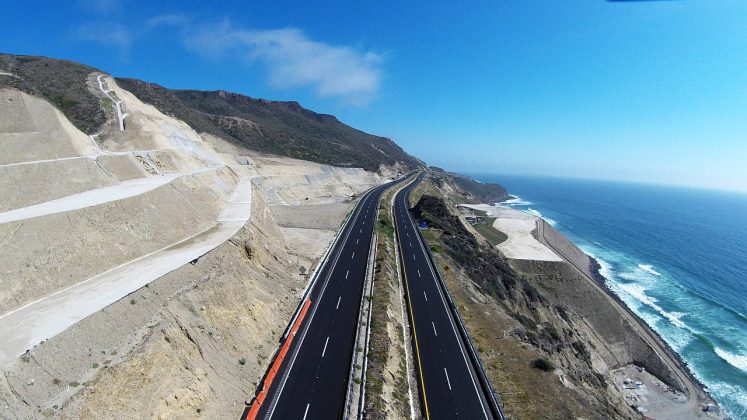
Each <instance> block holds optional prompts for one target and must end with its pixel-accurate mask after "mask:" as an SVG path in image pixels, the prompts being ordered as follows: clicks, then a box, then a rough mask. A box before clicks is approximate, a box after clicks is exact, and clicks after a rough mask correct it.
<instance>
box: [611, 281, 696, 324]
mask: <svg viewBox="0 0 747 420" xmlns="http://www.w3.org/2000/svg"><path fill="white" fill-rule="evenodd" d="M618 286H619V287H620V289H622V290H624V291H625V293H627V294H629V295H630V296H632V297H634V298H635V299H636V300H638V301H639V302H641V303H643V304H645V305H646V306H648V307H650V308H652V309H653V310H655V311H656V312H658V313H659V315H661V316H663V317H664V318H666V319H668V320H669V322H671V323H672V324H674V325H675V326H677V327H679V328H682V329H686V330H690V328H689V327H688V326H687V324H685V323H684V322H682V319H681V318H682V317H683V316H685V314H684V313H682V312H667V311H665V310H664V309H663V308H662V307H661V306H659V305H658V304H657V302H658V300H656V298H654V297H651V296H649V295H647V294H646V288H645V287H643V286H641V285H640V284H635V283H627V284H624V283H621V284H619V285H618Z"/></svg>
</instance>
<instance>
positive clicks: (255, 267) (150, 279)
mask: <svg viewBox="0 0 747 420" xmlns="http://www.w3.org/2000/svg"><path fill="white" fill-rule="evenodd" d="M94 76H95V75H92V76H91V77H89V80H90V79H95V77H94ZM102 79H103V80H104V81H105V85H104V87H105V89H106V90H108V91H109V94H110V95H113V96H114V97H116V98H118V100H121V101H122V106H123V110H124V112H126V113H127V114H128V116H127V118H126V119H125V131H124V132H120V131H119V128H118V127H119V125H118V122H117V121H116V120H115V117H114V116H115V115H116V114H114V113H112V112H111V111H108V113H109V115H110V120H109V122H108V124H107V125H106V126H105V127H103V128H102V130H101V132H100V133H99V134H98V135H95V136H93V137H89V136H86V135H85V134H83V133H81V132H80V131H78V130H77V129H75V127H74V126H73V125H72V124H70V122H69V121H67V120H66V119H65V117H64V116H63V115H62V114H61V113H60V112H59V111H57V110H56V109H55V108H54V107H52V106H51V105H49V104H48V103H47V102H45V101H43V100H41V99H39V98H35V97H32V96H29V95H27V94H24V93H21V92H19V91H15V90H11V89H3V90H0V144H3V146H4V148H5V149H6V152H5V153H3V157H2V158H0V159H2V161H0V171H2V173H3V175H5V176H3V177H2V178H0V179H2V180H1V181H0V196H3V197H8V200H3V203H2V207H0V253H2V255H3V257H4V258H3V259H2V261H0V285H2V287H0V369H1V371H0V378H2V380H0V418H6V417H7V418H35V417H39V416H40V415H45V416H46V415H49V416H53V417H58V416H61V417H86V418H99V417H107V418H111V417H112V416H113V415H114V416H116V417H118V418H121V417H125V418H144V417H146V418H147V417H169V418H171V417H175V416H176V417H195V416H206V417H209V418H215V417H223V416H226V415H227V413H231V414H230V417H234V416H235V415H238V414H239V413H240V411H241V409H242V406H243V401H244V399H245V398H248V397H250V396H251V395H253V392H254V388H255V385H256V381H258V379H259V378H260V376H261V374H262V372H263V371H264V369H265V367H266V363H267V358H268V357H269V356H270V355H271V354H272V353H273V351H274V350H275V347H276V345H277V339H278V337H279V334H281V333H282V331H283V328H284V327H285V325H286V323H287V322H288V320H289V318H290V315H291V313H292V311H293V310H294V309H295V306H296V305H297V303H298V298H299V295H300V291H301V290H302V288H303V287H304V285H305V279H304V278H303V277H302V276H301V275H300V274H299V273H300V270H301V267H303V268H304V269H306V270H310V269H313V267H314V266H315V265H316V264H317V263H318V259H319V258H320V256H321V255H322V253H323V252H324V251H325V249H326V247H327V246H328V245H329V243H330V242H331V241H332V239H333V238H334V235H335V232H336V230H337V229H338V228H339V225H340V223H341V222H342V221H343V219H344V217H345V215H346V213H347V212H348V211H349V210H350V209H351V208H352V204H353V200H354V199H355V198H356V197H357V196H359V195H360V194H361V193H362V192H363V191H365V190H367V189H368V188H370V187H372V186H374V185H378V184H380V183H381V182H383V178H382V177H381V176H379V175H376V174H373V173H370V172H366V171H363V170H360V169H354V168H344V169H343V168H334V167H330V166H327V165H321V164H315V163H309V162H305V161H298V160H293V159H286V158H279V157H272V156H264V155H259V154H256V153H253V152H251V151H249V150H245V149H242V148H241V147H237V146H236V145H234V144H229V143H227V142H225V141H223V140H222V139H220V138H217V137H214V136H208V135H201V134H199V133H196V132H195V131H194V130H192V129H191V128H189V126H187V125H186V124H184V123H183V122H181V121H179V120H176V119H174V118H171V117H168V116H166V115H164V114H162V113H160V112H159V111H158V110H156V109H155V108H153V107H152V106H150V105H146V104H144V103H142V102H140V101H139V100H138V99H137V98H136V97H135V96H133V95H131V94H130V93H129V92H126V91H124V90H122V89H120V88H118V87H117V86H116V84H115V82H114V81H113V80H112V79H111V78H109V77H103V78H102ZM89 89H94V90H95V89H97V86H96V85H95V84H93V83H91V84H90V86H89ZM99 94H100V95H101V98H102V105H103V106H104V107H110V106H111V102H107V101H108V99H106V98H105V97H104V96H103V93H101V92H99ZM190 262H191V263H190ZM21 324H23V325H24V327H23V328H22V329H23V331H20V329H18V328H19V325H21ZM123 407H126V408H127V410H126V412H124V413H123V411H122V408H123Z"/></svg>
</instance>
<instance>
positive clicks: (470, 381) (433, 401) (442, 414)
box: [394, 182, 493, 419]
mask: <svg viewBox="0 0 747 420" xmlns="http://www.w3.org/2000/svg"><path fill="white" fill-rule="evenodd" d="M415 185H417V182H414V183H412V184H411V185H409V186H407V187H405V188H403V189H402V190H401V191H400V192H399V193H398V194H397V196H396V197H395V199H394V216H395V224H396V227H397V238H398V240H399V247H400V248H399V249H400V258H401V261H402V264H403V267H404V277H405V278H404V280H405V287H406V289H407V294H408V305H409V308H410V311H411V321H412V326H413V335H414V341H415V346H414V347H415V353H416V354H415V358H416V359H415V363H416V368H417V371H416V374H417V375H418V376H419V377H418V381H419V384H420V395H421V400H422V402H423V405H424V411H425V413H426V417H427V418H431V419H456V418H461V419H485V418H493V416H492V415H491V411H490V408H489V406H488V402H487V400H486V396H485V393H484V391H483V388H482V387H481V386H480V382H479V380H478V376H477V374H476V372H475V369H474V367H473V366H472V363H471V361H470V358H469V356H468V353H467V349H466V347H465V344H464V342H463V340H462V338H461V336H460V335H459V333H458V332H457V329H456V324H455V321H454V319H453V318H452V316H451V312H450V311H449V309H448V308H447V303H446V298H445V296H444V292H443V291H442V290H441V287H440V285H439V283H438V280H437V277H436V273H435V269H434V268H433V267H432V265H431V263H430V260H429V259H428V256H427V255H426V251H425V248H424V246H423V244H422V242H421V241H420V238H419V236H418V233H417V230H416V229H418V228H417V226H416V222H415V220H413V218H412V216H411V214H410V211H409V206H408V204H407V201H408V197H409V195H410V191H411V190H412V189H413V188H414V187H415Z"/></svg>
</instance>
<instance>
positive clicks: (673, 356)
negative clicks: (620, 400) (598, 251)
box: [533, 217, 723, 412]
mask: <svg viewBox="0 0 747 420" xmlns="http://www.w3.org/2000/svg"><path fill="white" fill-rule="evenodd" d="M537 219H538V220H537V230H536V231H535V232H533V233H534V234H535V237H536V238H537V240H538V241H540V242H542V243H543V244H544V245H546V246H547V247H549V248H550V249H551V250H553V251H554V252H556V253H557V254H558V255H559V256H560V257H561V258H563V260H565V261H566V262H567V263H569V264H570V265H571V266H572V267H574V268H575V269H576V270H577V271H578V272H580V273H581V274H582V275H583V276H584V277H586V278H587V279H588V280H589V281H591V282H592V283H594V284H595V285H596V286H597V287H598V288H599V289H600V290H601V291H602V292H603V293H604V295H605V296H606V297H607V298H608V299H609V303H610V304H611V305H612V306H613V307H616V308H618V310H622V313H621V315H623V316H627V317H628V318H629V319H630V320H631V321H632V322H630V326H631V327H632V328H633V329H635V330H636V333H638V334H639V335H640V336H641V337H644V340H645V337H647V336H648V337H651V338H652V339H653V340H652V341H653V342H649V340H645V341H647V342H648V345H649V346H651V347H652V349H653V350H654V352H655V353H657V355H658V357H659V358H660V359H661V361H662V362H663V363H664V364H666V365H667V366H668V367H669V369H670V370H671V371H672V373H673V374H674V375H675V377H676V379H677V380H678V381H679V382H681V386H682V387H683V388H684V389H680V391H682V392H686V393H687V394H688V399H689V401H690V402H691V404H692V405H694V406H695V407H696V408H697V409H698V410H702V409H703V407H704V406H707V405H709V404H713V405H715V406H718V407H719V410H720V411H721V412H723V408H721V406H720V405H719V404H718V402H717V401H716V399H715V398H714V397H713V395H711V393H710V392H709V391H708V390H707V388H706V387H705V385H704V384H703V383H702V382H701V381H700V380H699V379H698V378H697V377H696V376H695V374H694V373H693V371H692V370H691V369H690V366H689V364H688V363H687V362H686V361H685V360H684V359H683V358H682V356H681V355H680V354H679V353H677V352H676V351H675V350H674V349H673V348H672V347H671V346H670V345H669V343H667V341H666V340H664V338H663V337H662V336H661V335H660V334H659V333H658V332H656V331H655V330H654V329H653V328H651V327H650V326H649V325H648V324H647V323H646V322H645V320H643V319H642V318H641V317H640V316H639V315H638V314H636V313H635V312H634V311H633V310H632V309H631V308H630V307H629V306H628V305H627V304H626V303H625V302H624V301H623V300H622V299H621V298H620V297H619V296H618V295H617V294H616V293H615V292H614V291H612V290H611V289H610V288H609V287H608V286H607V281H608V279H607V278H606V277H604V275H602V274H601V268H602V266H601V264H600V263H599V261H598V260H597V259H596V258H595V257H593V256H591V255H589V254H588V253H586V252H584V251H583V250H581V249H580V248H579V247H578V246H577V245H576V244H575V243H574V242H573V241H571V240H570V239H568V238H567V237H566V236H565V235H563V234H562V233H560V232H558V231H557V230H555V229H554V228H553V227H552V226H550V224H549V223H548V222H547V221H546V220H544V219H543V218H541V217H538V218H537ZM546 230H552V231H553V232H554V233H555V234H556V235H558V236H559V237H560V238H562V240H564V241H567V243H568V244H570V245H571V246H572V247H573V248H575V249H577V250H578V251H579V252H582V253H583V255H584V256H586V257H587V258H588V267H585V268H586V270H584V267H579V266H578V265H577V264H576V263H574V262H573V261H572V259H571V258H569V257H567V256H566V255H564V252H562V251H560V250H559V249H558V247H557V246H553V245H552V244H551V243H550V242H549V241H548V240H547V238H546V235H545V231H546ZM657 350H660V351H661V352H662V353H664V355H662V354H659V352H658V351H657ZM662 356H665V357H662ZM667 359H669V360H667ZM659 379H661V380H664V382H665V383H666V382H669V381H666V380H665V379H666V378H659ZM669 385H670V386H672V387H674V388H677V386H676V384H671V383H670V384H669Z"/></svg>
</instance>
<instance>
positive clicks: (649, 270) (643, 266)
mask: <svg viewBox="0 0 747 420" xmlns="http://www.w3.org/2000/svg"><path fill="white" fill-rule="evenodd" d="M638 268H640V269H641V270H643V271H645V272H647V273H650V274H653V275H655V276H657V277H661V273H659V272H658V271H656V270H654V266H653V265H650V264H638Z"/></svg>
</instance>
